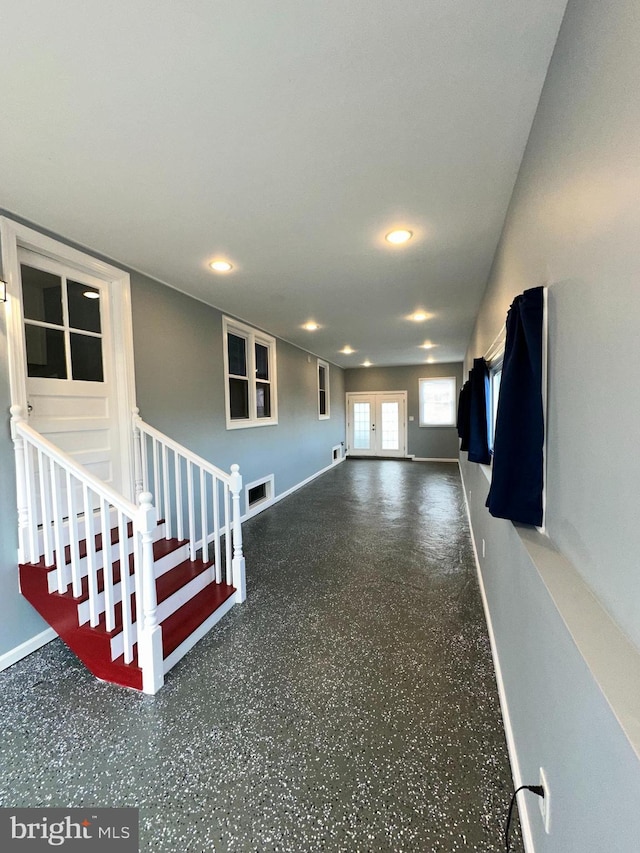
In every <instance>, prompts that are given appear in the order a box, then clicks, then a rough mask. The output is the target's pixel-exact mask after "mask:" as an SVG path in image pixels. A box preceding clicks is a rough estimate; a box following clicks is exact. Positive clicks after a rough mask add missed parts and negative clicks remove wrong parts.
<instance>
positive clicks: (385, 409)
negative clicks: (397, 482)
mask: <svg viewBox="0 0 640 853" xmlns="http://www.w3.org/2000/svg"><path fill="white" fill-rule="evenodd" d="M406 408H407V406H406V392H394V393H374V394H359V393H352V394H347V440H348V447H347V452H348V453H349V454H350V455H351V456H406Z"/></svg>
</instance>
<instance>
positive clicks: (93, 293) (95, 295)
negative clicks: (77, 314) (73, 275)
mask: <svg viewBox="0 0 640 853" xmlns="http://www.w3.org/2000/svg"><path fill="white" fill-rule="evenodd" d="M82 295H83V296H86V297H87V299H100V294H99V293H98V292H97V291H96V290H85V292H84V293H83V294H82Z"/></svg>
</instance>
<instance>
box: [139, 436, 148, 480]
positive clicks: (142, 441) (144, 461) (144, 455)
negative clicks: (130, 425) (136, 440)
mask: <svg viewBox="0 0 640 853" xmlns="http://www.w3.org/2000/svg"><path fill="white" fill-rule="evenodd" d="M148 446H149V441H148V438H147V434H146V433H145V432H144V431H143V430H142V429H141V430H140V450H141V451H142V491H143V492H148V491H149V459H148V450H147V448H148Z"/></svg>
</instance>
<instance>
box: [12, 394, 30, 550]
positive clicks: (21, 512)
mask: <svg viewBox="0 0 640 853" xmlns="http://www.w3.org/2000/svg"><path fill="white" fill-rule="evenodd" d="M9 411H10V412H11V438H12V439H13V450H14V454H15V460H16V496H17V500H18V562H19V563H26V562H27V560H30V559H31V553H30V552H29V550H28V547H29V546H28V541H29V530H28V528H29V507H28V505H27V484H26V481H25V466H24V438H23V437H22V436H21V435H20V433H19V432H18V424H21V423H23V422H24V417H23V416H22V409H21V408H20V406H11V409H10V410H9Z"/></svg>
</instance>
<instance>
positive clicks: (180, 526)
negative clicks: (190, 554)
mask: <svg viewBox="0 0 640 853" xmlns="http://www.w3.org/2000/svg"><path fill="white" fill-rule="evenodd" d="M173 458H174V459H175V472H174V473H175V478H176V480H175V492H176V525H177V532H176V536H177V537H178V539H180V541H182V540H183V539H184V513H183V511H182V456H181V455H180V454H179V453H177V452H176V451H174V453H173Z"/></svg>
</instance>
